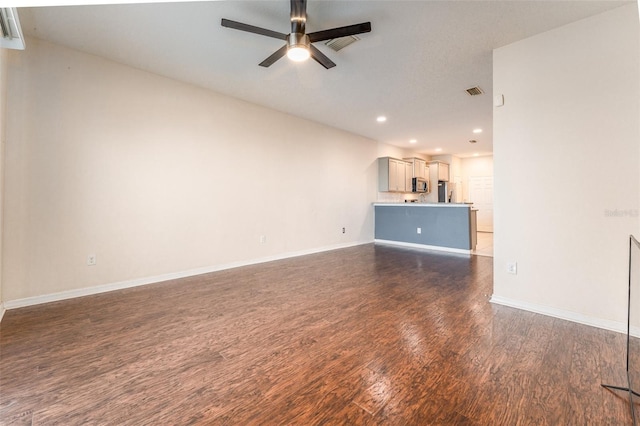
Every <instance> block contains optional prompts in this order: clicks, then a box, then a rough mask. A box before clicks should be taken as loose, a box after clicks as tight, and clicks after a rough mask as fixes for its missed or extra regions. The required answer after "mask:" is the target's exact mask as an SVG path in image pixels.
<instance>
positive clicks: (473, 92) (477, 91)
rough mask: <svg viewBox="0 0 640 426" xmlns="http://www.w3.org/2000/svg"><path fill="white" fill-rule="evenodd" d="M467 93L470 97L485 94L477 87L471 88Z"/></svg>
mask: <svg viewBox="0 0 640 426" xmlns="http://www.w3.org/2000/svg"><path fill="white" fill-rule="evenodd" d="M467 93H468V94H469V96H478V95H482V94H483V93H484V92H483V91H482V89H481V88H479V87H478V86H475V87H469V88H468V89H467Z"/></svg>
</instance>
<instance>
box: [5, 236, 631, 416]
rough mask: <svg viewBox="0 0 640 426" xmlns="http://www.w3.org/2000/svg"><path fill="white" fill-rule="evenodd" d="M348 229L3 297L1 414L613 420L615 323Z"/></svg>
mask: <svg viewBox="0 0 640 426" xmlns="http://www.w3.org/2000/svg"><path fill="white" fill-rule="evenodd" d="M491 291H492V259H491V258H489V257H481V256H471V257H466V256H458V255H448V254H438V253H434V252H426V251H411V250H404V249H399V248H393V247H385V246H374V245H364V246H358V247H353V248H348V249H343V250H336V251H332V252H326V253H320V254H314V255H310V256H304V257H299V258H294V259H288V260H282V261H277V262H271V263H266V264H261V265H255V266H249V267H243V268H238V269H233V270H227V271H222V272H216V273H211V274H206V275H201V276H198V277H191V278H186V279H181V280H175V281H170V282H164V283H159V284H154V285H150V286H145V287H139V288H133V289H128V290H123V291H117V292H112V293H107V294H102V295H96V296H90V297H85V298H79V299H74V300H68V301H63V302H56V303H50V304H46V305H40V306H34V307H29V308H23V309H17V310H11V311H8V312H7V313H6V314H5V317H4V319H3V321H2V323H1V325H0V327H1V328H0V361H1V362H0V424H2V425H195V424H197V425H624V424H630V423H631V416H630V412H629V408H628V406H627V403H626V400H625V395H617V394H615V393H613V392H610V391H607V390H605V389H603V388H601V386H600V383H601V382H605V383H612V384H621V385H624V383H625V381H624V380H625V372H624V347H625V340H624V336H623V335H621V334H618V333H613V332H608V331H604V330H600V329H595V328H591V327H587V326H582V325H578V324H575V323H571V322H567V321H562V320H559V319H554V318H551V317H546V316H542V315H537V314H534V313H530V312H525V311H519V310H516V309H511V308H507V307H503V306H495V305H491V304H490V303H489V301H488V300H489V296H490V294H491Z"/></svg>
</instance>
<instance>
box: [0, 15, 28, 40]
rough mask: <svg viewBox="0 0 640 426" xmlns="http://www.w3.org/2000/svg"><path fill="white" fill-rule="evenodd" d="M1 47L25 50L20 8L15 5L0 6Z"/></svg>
mask: <svg viewBox="0 0 640 426" xmlns="http://www.w3.org/2000/svg"><path fill="white" fill-rule="evenodd" d="M0 32H1V34H2V38H1V39H0V47H5V48H7V49H19V50H24V38H23V37H22V28H20V20H19V19H18V10H17V9H16V8H15V7H3V8H0Z"/></svg>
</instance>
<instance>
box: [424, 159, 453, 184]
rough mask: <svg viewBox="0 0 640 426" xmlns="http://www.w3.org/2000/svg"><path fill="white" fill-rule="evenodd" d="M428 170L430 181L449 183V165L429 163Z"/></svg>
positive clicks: (438, 162)
mask: <svg viewBox="0 0 640 426" xmlns="http://www.w3.org/2000/svg"><path fill="white" fill-rule="evenodd" d="M429 170H430V173H431V179H432V180H441V181H444V182H449V164H447V163H443V162H441V161H430V162H429Z"/></svg>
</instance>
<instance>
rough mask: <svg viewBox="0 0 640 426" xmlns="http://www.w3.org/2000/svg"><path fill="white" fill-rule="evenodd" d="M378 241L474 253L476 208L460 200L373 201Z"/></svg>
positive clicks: (376, 239) (376, 238) (376, 240)
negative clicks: (439, 201)
mask: <svg viewBox="0 0 640 426" xmlns="http://www.w3.org/2000/svg"><path fill="white" fill-rule="evenodd" d="M374 209H375V242H376V243H381V244H393V245H400V246H405V247H413V248H423V249H431V250H442V251H448V252H454V253H471V251H472V250H474V249H475V245H476V210H475V209H473V208H472V206H471V205H470V204H464V203H462V204H457V203H374Z"/></svg>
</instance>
